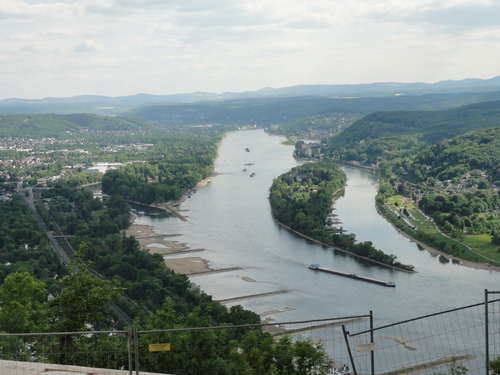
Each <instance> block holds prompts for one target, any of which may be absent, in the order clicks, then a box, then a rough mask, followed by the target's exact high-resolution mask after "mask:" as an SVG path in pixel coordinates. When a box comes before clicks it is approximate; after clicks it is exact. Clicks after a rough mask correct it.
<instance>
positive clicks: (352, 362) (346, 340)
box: [342, 324, 358, 375]
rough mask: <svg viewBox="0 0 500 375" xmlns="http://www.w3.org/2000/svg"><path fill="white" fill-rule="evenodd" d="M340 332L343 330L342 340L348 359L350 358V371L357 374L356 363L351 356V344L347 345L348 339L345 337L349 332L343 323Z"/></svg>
mask: <svg viewBox="0 0 500 375" xmlns="http://www.w3.org/2000/svg"><path fill="white" fill-rule="evenodd" d="M342 332H344V340H345V344H346V345H347V352H348V353H349V359H350V360H351V366H352V372H353V373H354V375H358V373H357V371H356V365H355V364H354V359H353V358H352V353H351V346H350V345H349V340H348V339H347V335H348V334H349V332H348V331H346V330H345V325H343V324H342Z"/></svg>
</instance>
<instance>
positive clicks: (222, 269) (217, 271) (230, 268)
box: [186, 267, 243, 277]
mask: <svg viewBox="0 0 500 375" xmlns="http://www.w3.org/2000/svg"><path fill="white" fill-rule="evenodd" d="M242 269H243V268H241V267H229V268H220V269H217V270H214V269H210V270H208V271H203V272H195V273H187V274H186V276H189V277H195V276H205V275H212V274H214V273H221V272H231V271H239V270H242Z"/></svg>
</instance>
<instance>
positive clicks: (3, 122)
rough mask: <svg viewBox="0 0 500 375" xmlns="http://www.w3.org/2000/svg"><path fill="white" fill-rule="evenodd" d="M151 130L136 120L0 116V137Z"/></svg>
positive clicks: (103, 117)
mask: <svg viewBox="0 0 500 375" xmlns="http://www.w3.org/2000/svg"><path fill="white" fill-rule="evenodd" d="M154 129H155V128H154V127H153V126H152V125H150V124H149V123H147V122H145V121H143V120H140V119H133V118H125V117H106V116H99V115H93V114H72V115H54V114H40V115H3V116H0V137H34V138H39V137H54V138H61V137H63V136H64V135H68V134H79V133H82V132H87V133H110V132H152V131H154Z"/></svg>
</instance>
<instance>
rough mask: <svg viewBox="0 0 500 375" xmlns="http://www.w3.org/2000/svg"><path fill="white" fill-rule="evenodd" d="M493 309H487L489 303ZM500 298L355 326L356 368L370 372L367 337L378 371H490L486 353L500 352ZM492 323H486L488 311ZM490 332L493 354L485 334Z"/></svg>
mask: <svg viewBox="0 0 500 375" xmlns="http://www.w3.org/2000/svg"><path fill="white" fill-rule="evenodd" d="M486 306H488V307H489V310H490V312H489V314H485V311H487V310H486V309H485V307H486ZM499 308H500V305H499V300H493V301H489V302H488V303H479V304H475V305H470V306H464V307H461V308H457V309H453V310H447V311H443V312H439V313H435V314H430V315H426V316H421V317H418V318H414V319H409V320H406V321H403V322H397V323H394V324H390V325H386V326H382V327H377V328H375V329H374V330H373V331H370V330H368V331H359V332H354V331H351V332H350V333H349V339H348V341H349V345H350V346H351V348H352V349H353V350H352V353H353V359H354V363H355V364H356V370H357V372H358V373H359V374H370V373H371V371H372V370H371V366H370V362H369V353H370V352H369V351H365V350H366V349H367V343H372V341H371V340H370V336H371V335H372V337H373V343H372V344H371V346H370V348H371V349H374V354H375V355H374V357H375V363H374V373H376V374H391V375H396V374H448V373H455V374H456V373H461V371H465V372H467V374H486V375H488V374H489V371H488V360H487V359H488V358H489V360H491V359H494V358H496V357H498V356H499V355H500V351H499V349H500V340H499V334H498V328H497V327H500V319H499V318H500V310H499ZM487 315H488V316H489V320H490V328H489V329H488V328H486V320H485V319H486V316H487ZM487 337H489V338H490V344H489V345H488V346H489V347H490V351H489V354H488V353H487V350H486V340H487Z"/></svg>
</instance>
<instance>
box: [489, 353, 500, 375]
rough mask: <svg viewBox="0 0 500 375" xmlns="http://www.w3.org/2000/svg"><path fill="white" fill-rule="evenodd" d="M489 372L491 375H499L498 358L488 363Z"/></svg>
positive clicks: (499, 361)
mask: <svg viewBox="0 0 500 375" xmlns="http://www.w3.org/2000/svg"><path fill="white" fill-rule="evenodd" d="M489 364H490V371H491V373H492V374H493V375H500V357H497V358H495V359H492V360H491V361H490V362H489Z"/></svg>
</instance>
